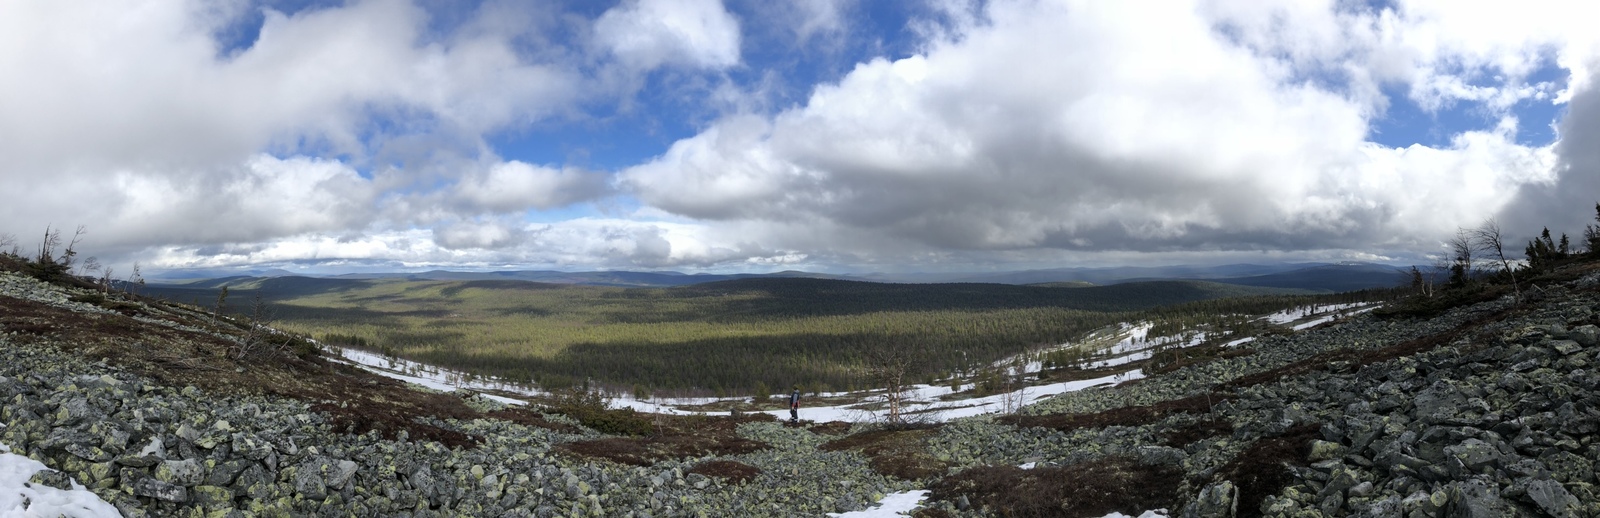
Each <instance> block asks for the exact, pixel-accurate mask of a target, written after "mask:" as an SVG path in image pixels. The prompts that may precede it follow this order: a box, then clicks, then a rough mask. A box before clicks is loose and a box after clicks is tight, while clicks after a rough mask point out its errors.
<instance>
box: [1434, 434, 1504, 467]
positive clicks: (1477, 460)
mask: <svg viewBox="0 0 1600 518" xmlns="http://www.w3.org/2000/svg"><path fill="white" fill-rule="evenodd" d="M1444 452H1445V454H1446V455H1449V456H1450V458H1451V459H1453V460H1454V461H1455V464H1454V465H1453V467H1457V468H1460V469H1461V470H1462V473H1465V474H1472V473H1485V472H1486V471H1488V470H1492V469H1494V468H1495V467H1497V466H1498V465H1499V463H1500V451H1499V450H1497V449H1495V447H1494V446H1491V445H1489V444H1488V443H1486V442H1483V441H1481V440H1478V439H1467V440H1465V441H1462V442H1461V444H1457V445H1453V446H1446V447H1445V448H1444ZM1458 476H1459V474H1458Z"/></svg>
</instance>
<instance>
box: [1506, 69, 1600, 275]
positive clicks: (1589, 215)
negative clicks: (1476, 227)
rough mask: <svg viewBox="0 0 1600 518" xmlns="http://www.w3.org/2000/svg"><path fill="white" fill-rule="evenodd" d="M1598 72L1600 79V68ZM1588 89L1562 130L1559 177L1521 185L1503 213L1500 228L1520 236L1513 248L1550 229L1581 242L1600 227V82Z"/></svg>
mask: <svg viewBox="0 0 1600 518" xmlns="http://www.w3.org/2000/svg"><path fill="white" fill-rule="evenodd" d="M1595 73H1596V74H1597V75H1600V69H1597V70H1596V72H1595ZM1583 84H1585V85H1586V86H1585V87H1583V88H1581V89H1579V90H1578V91H1576V92H1574V93H1573V94H1572V102H1571V103H1569V104H1568V107H1567V113H1566V116H1565V117H1563V118H1562V119H1561V123H1560V125H1559V126H1558V127H1557V130H1558V132H1559V134H1560V135H1561V142H1560V143H1559V144H1557V145H1556V146H1555V149H1554V154H1555V155H1556V159H1557V160H1558V164H1557V166H1556V167H1555V168H1553V169H1554V171H1555V172H1556V174H1555V176H1554V177H1553V178H1550V179H1548V180H1547V181H1542V182H1530V183H1527V184H1524V185H1522V186H1521V187H1520V189H1518V190H1517V191H1516V197H1515V198H1514V199H1513V201H1512V202H1511V203H1510V204H1508V205H1507V206H1506V207H1505V209H1504V210H1503V211H1502V212H1501V213H1500V214H1499V218H1500V223H1501V227H1502V228H1505V229H1506V230H1507V232H1508V233H1510V234H1511V235H1512V236H1515V239H1514V240H1512V242H1513V243H1518V244H1520V243H1521V242H1522V241H1525V240H1527V239H1531V238H1532V237H1533V236H1534V234H1535V233H1536V232H1537V230H1538V229H1541V228H1545V227H1548V228H1550V231H1551V232H1553V233H1555V234H1557V235H1560V234H1562V233H1567V234H1569V235H1570V236H1571V238H1572V240H1573V243H1578V242H1579V241H1582V236H1583V229H1584V227H1585V226H1586V225H1592V224H1595V220H1594V217H1595V213H1594V212H1592V211H1591V209H1592V208H1593V207H1594V205H1595V204H1596V203H1600V78H1596V77H1590V78H1587V79H1585V80H1584V81H1583Z"/></svg>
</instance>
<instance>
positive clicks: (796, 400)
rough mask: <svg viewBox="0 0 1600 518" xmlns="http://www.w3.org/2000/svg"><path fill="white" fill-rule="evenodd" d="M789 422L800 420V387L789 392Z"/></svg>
mask: <svg viewBox="0 0 1600 518" xmlns="http://www.w3.org/2000/svg"><path fill="white" fill-rule="evenodd" d="M789 422H791V423H798V422H800V389H799V388H798V387H796V388H795V389H794V392H791V393H789Z"/></svg>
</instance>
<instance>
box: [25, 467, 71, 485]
mask: <svg viewBox="0 0 1600 518" xmlns="http://www.w3.org/2000/svg"><path fill="white" fill-rule="evenodd" d="M28 483H29V484H37V485H41V486H49V487H53V488H56V489H63V490H70V489H72V477H69V476H67V474H66V473H62V472H60V471H56V470H53V469H44V470H40V471H39V472H37V473H34V474H33V476H32V477H30V478H28Z"/></svg>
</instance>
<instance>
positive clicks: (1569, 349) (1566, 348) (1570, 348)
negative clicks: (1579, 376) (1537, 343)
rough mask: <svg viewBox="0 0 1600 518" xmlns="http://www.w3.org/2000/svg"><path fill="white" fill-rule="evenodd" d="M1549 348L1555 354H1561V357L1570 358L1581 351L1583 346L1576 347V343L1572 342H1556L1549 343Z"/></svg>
mask: <svg viewBox="0 0 1600 518" xmlns="http://www.w3.org/2000/svg"><path fill="white" fill-rule="evenodd" d="M1550 348H1551V349H1555V350H1556V352H1558V353H1561V354H1562V355H1563V356H1571V355H1573V354H1575V353H1578V352H1580V351H1582V350H1583V346H1581V345H1578V342H1574V341H1572V340H1556V341H1553V342H1550Z"/></svg>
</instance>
